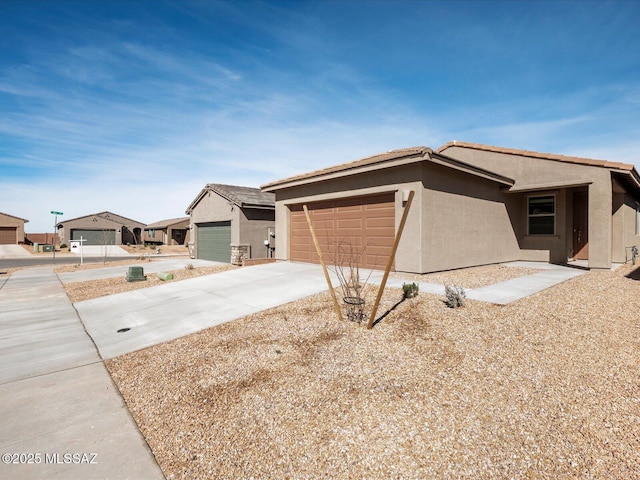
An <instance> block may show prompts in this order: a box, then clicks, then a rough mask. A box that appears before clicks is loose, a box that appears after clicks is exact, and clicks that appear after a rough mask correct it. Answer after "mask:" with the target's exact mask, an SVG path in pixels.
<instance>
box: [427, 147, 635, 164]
mask: <svg viewBox="0 0 640 480" xmlns="http://www.w3.org/2000/svg"><path fill="white" fill-rule="evenodd" d="M451 147H459V148H469V149H472V150H483V151H487V152H495V153H504V154H508V155H518V156H521V157H530V158H540V159H544V160H555V161H558V162H566V163H575V164H579V165H589V166H594V167H606V168H611V169H616V170H629V171H631V170H633V169H634V166H633V165H629V164H627V163H620V162H610V161H608V160H595V159H592V158H581V157H572V156H568V155H559V154H555V153H541V152H532V151H529V150H518V149H515V148H504V147H495V146H493V145H482V144H480V143H470V142H459V141H457V140H454V141H452V142H449V143H447V144H445V145H443V146H441V147H440V148H438V149H437V150H436V152H437V153H442V154H445V150H447V149H448V148H451Z"/></svg>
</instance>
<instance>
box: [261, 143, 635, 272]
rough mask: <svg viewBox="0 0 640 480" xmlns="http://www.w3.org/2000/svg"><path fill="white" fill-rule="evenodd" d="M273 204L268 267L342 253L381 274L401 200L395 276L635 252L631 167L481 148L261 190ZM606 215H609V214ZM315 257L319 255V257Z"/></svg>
mask: <svg viewBox="0 0 640 480" xmlns="http://www.w3.org/2000/svg"><path fill="white" fill-rule="evenodd" d="M262 189H263V191H265V192H272V193H275V195H276V228H277V230H278V231H279V232H280V234H279V235H278V237H277V239H276V247H277V248H276V258H277V259H281V260H293V261H303V262H318V256H317V254H316V252H315V247H314V245H313V242H312V241H311V236H310V233H309V227H308V225H307V222H306V219H305V216H304V212H303V210H302V205H303V204H307V206H308V209H309V211H310V216H311V218H312V221H313V224H314V228H315V230H316V233H317V235H318V237H319V242H320V244H321V247H322V249H323V256H325V257H329V258H331V256H332V255H333V257H335V256H336V254H335V252H336V245H337V244H341V243H342V244H343V245H344V244H345V242H348V243H349V244H351V245H352V246H353V249H354V250H355V251H356V252H359V251H360V250H362V252H363V254H362V257H361V259H360V264H361V266H365V267H371V268H378V269H382V268H384V267H385V265H386V262H387V259H388V256H389V254H390V252H391V248H392V245H393V240H394V237H395V231H396V228H397V226H398V224H399V221H400V218H401V215H402V213H403V205H404V202H405V201H406V199H407V197H408V194H409V191H411V190H413V191H414V192H415V197H414V199H413V205H412V206H411V210H410V212H409V215H408V218H407V224H406V226H405V230H404V233H403V235H402V238H401V240H400V243H399V246H398V251H397V254H396V258H395V269H396V270H398V271H404V272H414V273H427V272H435V271H442V270H450V269H455V268H463V267H470V266H476V265H485V264H492V263H500V262H506V261H513V260H536V261H548V262H553V263H560V264H563V263H566V262H567V261H568V260H569V259H585V260H588V265H589V267H590V268H610V266H611V263H612V262H623V261H625V250H628V248H626V247H629V246H631V245H638V244H639V243H640V237H639V236H638V235H639V234H640V231H639V230H638V229H639V228H640V222H639V220H640V214H639V209H638V203H637V202H640V177H639V176H638V173H637V172H636V170H635V168H634V167H633V166H632V165H626V164H620V163H612V162H606V161H598V160H589V159H582V158H573V157H564V156H561V155H552V154H542V153H534V152H524V151H519V150H511V149H503V148H497V147H490V146H485V145H475V144H468V143H459V142H454V143H449V144H447V145H444V146H443V147H441V148H440V149H438V150H437V151H433V150H431V149H430V148H427V147H415V148H407V149H401V150H394V151H391V152H387V153H383V154H380V155H375V156H372V157H368V158H364V159H361V160H356V161H354V162H350V163H346V164H341V165H336V166H333V167H329V168H325V169H322V170H318V171H314V172H309V173H305V174H301V175H297V176H294V177H290V178H286V179H283V180H279V181H276V182H272V183H269V184H266V185H263V186H262ZM612 206H613V208H612ZM325 252H326V253H325Z"/></svg>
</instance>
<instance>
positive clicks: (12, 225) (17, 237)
mask: <svg viewBox="0 0 640 480" xmlns="http://www.w3.org/2000/svg"><path fill="white" fill-rule="evenodd" d="M28 221H29V220H25V219H24V218H20V217H14V216H13V215H9V214H8V213H2V212H0V244H2V245H7V244H9V245H11V244H13V245H17V244H19V243H24V224H25V223H27V222H28Z"/></svg>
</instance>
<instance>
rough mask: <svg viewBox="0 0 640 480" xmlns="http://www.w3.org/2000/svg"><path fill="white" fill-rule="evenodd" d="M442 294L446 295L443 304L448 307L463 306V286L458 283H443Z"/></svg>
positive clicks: (464, 295) (464, 297)
mask: <svg viewBox="0 0 640 480" xmlns="http://www.w3.org/2000/svg"><path fill="white" fill-rule="evenodd" d="M444 295H445V297H447V299H446V300H445V302H444V303H445V304H446V305H447V307H449V308H458V307H464V304H465V299H466V297H467V296H466V294H465V293H464V288H462V287H459V286H458V285H445V287H444Z"/></svg>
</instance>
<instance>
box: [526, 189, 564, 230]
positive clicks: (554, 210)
mask: <svg viewBox="0 0 640 480" xmlns="http://www.w3.org/2000/svg"><path fill="white" fill-rule="evenodd" d="M542 197H553V213H543V214H538V215H531V214H530V213H529V202H530V200H531V199H532V198H542ZM557 212H558V202H557V199H556V194H555V193H546V194H541V195H528V196H527V235H529V236H532V237H549V236H554V235H555V234H556V231H557V228H556V214H557ZM531 217H553V233H531V232H530V231H529V228H530V226H531V224H530V222H529V219H530V218H531Z"/></svg>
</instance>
